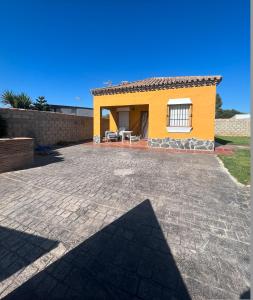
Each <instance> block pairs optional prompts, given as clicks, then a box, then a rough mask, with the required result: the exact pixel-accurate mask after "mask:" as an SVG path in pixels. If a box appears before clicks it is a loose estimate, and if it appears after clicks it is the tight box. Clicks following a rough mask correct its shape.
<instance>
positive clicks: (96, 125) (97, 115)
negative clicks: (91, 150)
mask: <svg viewBox="0 0 253 300" xmlns="http://www.w3.org/2000/svg"><path fill="white" fill-rule="evenodd" d="M93 114H94V115H93V142H94V143H97V144H98V143H100V142H101V117H102V109H101V107H100V106H99V105H95V106H94V111H93Z"/></svg>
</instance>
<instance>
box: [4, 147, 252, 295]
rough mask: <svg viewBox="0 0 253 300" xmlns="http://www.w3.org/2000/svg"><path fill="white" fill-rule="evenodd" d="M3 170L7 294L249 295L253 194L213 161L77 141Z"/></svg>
mask: <svg viewBox="0 0 253 300" xmlns="http://www.w3.org/2000/svg"><path fill="white" fill-rule="evenodd" d="M35 163H36V167H34V168H31V169H27V170H21V171H16V172H10V173H5V174H1V175H0V195H1V202H0V225H1V227H0V243H1V247H0V281H1V283H0V298H4V297H6V299H26V300H27V299H136V300H137V299H239V298H240V297H246V295H247V292H248V289H249V271H248V266H249V225H250V220H249V219H250V216H249V189H248V188H247V187H241V186H238V185H237V184H236V183H234V182H233V181H232V180H231V178H230V177H229V175H228V174H227V173H226V172H225V171H224V170H223V168H222V167H221V166H220V164H219V162H218V160H217V158H216V157H215V156H214V155H205V154H189V153H187V154H182V153H180V154H175V153H174V154H172V153H165V152H155V151H145V150H139V149H120V148H102V147H101V148H99V147H92V146H89V145H77V146H71V147H66V148H62V149H59V150H58V153H57V152H56V153H55V154H54V156H50V157H41V158H40V159H39V160H36V162H35Z"/></svg>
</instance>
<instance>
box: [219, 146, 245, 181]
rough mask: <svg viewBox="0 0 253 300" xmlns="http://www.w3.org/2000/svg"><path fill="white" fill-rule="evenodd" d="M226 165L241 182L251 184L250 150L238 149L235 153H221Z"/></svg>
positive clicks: (220, 156)
mask: <svg viewBox="0 0 253 300" xmlns="http://www.w3.org/2000/svg"><path fill="white" fill-rule="evenodd" d="M219 158H220V159H221V160H222V161H223V163H224V165H225V167H226V168H227V169H228V170H229V172H230V174H231V175H233V176H234V177H235V178H236V179H237V180H238V181H239V182H241V183H243V184H250V150H248V149H238V150H236V151H235V153H234V154H233V155H231V156H230V155H219Z"/></svg>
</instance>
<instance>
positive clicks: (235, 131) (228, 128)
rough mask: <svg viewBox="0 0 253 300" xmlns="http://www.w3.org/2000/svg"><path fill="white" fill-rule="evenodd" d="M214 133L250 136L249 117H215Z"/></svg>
mask: <svg viewBox="0 0 253 300" xmlns="http://www.w3.org/2000/svg"><path fill="white" fill-rule="evenodd" d="M215 135H224V136H250V119H216V120H215Z"/></svg>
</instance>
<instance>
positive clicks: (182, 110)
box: [168, 104, 191, 127]
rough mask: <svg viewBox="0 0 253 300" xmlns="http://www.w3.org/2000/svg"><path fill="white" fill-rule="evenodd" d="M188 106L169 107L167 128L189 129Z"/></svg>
mask: <svg viewBox="0 0 253 300" xmlns="http://www.w3.org/2000/svg"><path fill="white" fill-rule="evenodd" d="M190 121H191V120H190V104H178V105H169V124H168V126H169V127H190V126H191V124H190Z"/></svg>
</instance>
